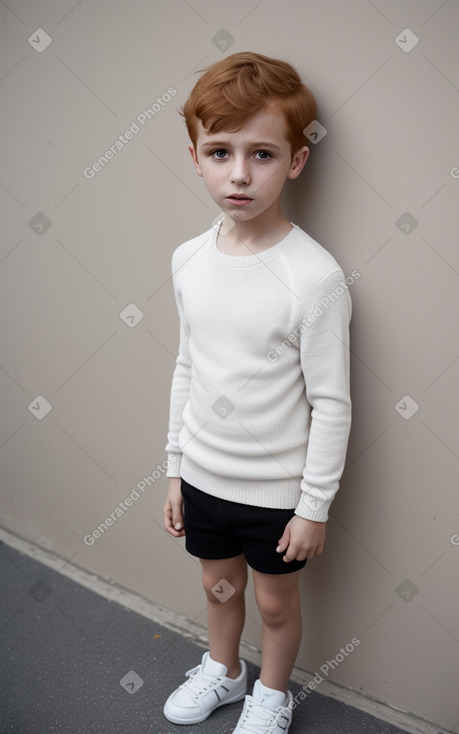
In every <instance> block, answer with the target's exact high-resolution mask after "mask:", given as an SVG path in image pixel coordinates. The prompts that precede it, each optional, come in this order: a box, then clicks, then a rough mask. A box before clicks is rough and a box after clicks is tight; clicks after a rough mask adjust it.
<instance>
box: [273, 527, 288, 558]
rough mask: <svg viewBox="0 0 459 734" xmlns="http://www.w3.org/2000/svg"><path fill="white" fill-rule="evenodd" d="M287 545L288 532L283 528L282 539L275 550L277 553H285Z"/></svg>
mask: <svg viewBox="0 0 459 734" xmlns="http://www.w3.org/2000/svg"><path fill="white" fill-rule="evenodd" d="M289 543H290V530H289V529H288V528H285V530H284V533H283V535H282V538H281V539H280V540H279V543H278V546H277V548H276V551H277V553H283V552H284V551H286V550H287V548H288V545H289Z"/></svg>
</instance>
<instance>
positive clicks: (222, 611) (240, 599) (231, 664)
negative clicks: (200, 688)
mask: <svg viewBox="0 0 459 734" xmlns="http://www.w3.org/2000/svg"><path fill="white" fill-rule="evenodd" d="M200 560H201V565H202V581H203V586H204V590H205V592H206V596H207V626H208V632H209V652H210V657H211V658H212V660H215V661H216V662H218V663H223V665H226V667H227V668H228V673H227V675H228V678H237V677H238V675H239V674H240V672H241V666H240V664H239V643H240V639H241V634H242V630H243V627H244V622H245V598H244V591H245V587H246V585H247V563H246V561H245V558H244V556H243V555H240V556H236V557H235V558H225V559H223V560H216V561H215V560H207V559H202V558H201V559H200ZM230 585H231V586H230ZM214 587H217V588H216V589H215V588H214ZM212 589H214V591H212ZM232 589H234V592H233V591H232ZM219 590H221V591H220V593H219Z"/></svg>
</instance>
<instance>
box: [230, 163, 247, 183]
mask: <svg viewBox="0 0 459 734" xmlns="http://www.w3.org/2000/svg"><path fill="white" fill-rule="evenodd" d="M249 182H250V172H249V166H248V164H247V161H246V160H245V159H244V158H243V157H242V156H241V157H235V158H234V161H233V166H232V169H231V183H234V184H235V185H236V186H241V185H242V184H248V183H249Z"/></svg>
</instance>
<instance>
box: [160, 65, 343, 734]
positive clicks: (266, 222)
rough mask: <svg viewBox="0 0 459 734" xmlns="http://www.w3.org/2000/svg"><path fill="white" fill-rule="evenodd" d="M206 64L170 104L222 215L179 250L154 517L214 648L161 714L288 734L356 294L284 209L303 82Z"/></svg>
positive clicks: (339, 423)
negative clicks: (185, 563) (188, 557)
mask: <svg viewBox="0 0 459 734" xmlns="http://www.w3.org/2000/svg"><path fill="white" fill-rule="evenodd" d="M204 71H206V73H205V74H204V75H203V76H202V77H201V78H200V79H199V80H198V82H197V83H196V85H195V87H194V89H193V90H192V92H191V94H190V97H189V98H188V100H187V102H186V103H185V105H184V107H183V110H182V111H181V114H182V115H183V116H184V117H185V121H186V125H187V129H188V133H189V135H190V138H191V143H192V144H191V145H190V146H189V150H190V153H191V156H192V159H193V162H194V165H195V167H196V171H197V173H198V175H199V176H202V177H203V178H204V182H205V185H206V187H207V190H208V191H209V194H210V196H211V197H212V199H213V200H214V201H215V202H216V203H217V204H218V206H219V207H220V209H221V210H222V212H223V220H222V221H221V222H219V223H218V224H217V225H215V226H214V227H211V228H210V229H209V230H208V231H207V232H205V233H204V234H203V235H200V236H198V237H195V238H194V239H191V240H189V241H187V242H185V243H184V244H182V245H181V246H180V247H178V248H177V249H176V250H175V252H174V253H173V256H172V273H173V284H174V292H175V297H176V302H177V308H178V312H179V316H180V348H179V354H178V357H177V362H176V368H175V371H174V375H173V379H172V388H171V403H170V423H169V432H168V443H167V446H166V451H167V452H168V455H169V469H168V471H167V475H168V476H169V477H170V482H169V490H168V494H167V499H166V503H165V507H164V522H165V528H166V530H167V532H168V533H170V534H171V535H172V536H173V537H175V538H179V537H181V536H183V535H185V536H186V548H187V551H188V552H189V553H191V554H192V555H194V556H197V557H198V558H199V559H200V563H201V565H202V571H203V586H204V590H205V592H206V595H207V613H208V615H207V616H208V633H209V651H208V652H206V653H205V654H204V655H203V658H202V661H201V664H200V665H198V666H197V667H196V668H193V669H192V670H191V671H188V673H187V674H186V676H187V680H186V682H185V683H183V684H182V685H180V686H179V688H178V689H177V690H176V691H174V692H173V693H172V694H171V695H170V696H169V698H168V699H167V701H166V704H165V706H164V715H165V716H166V718H167V719H169V721H172V722H174V723H177V724H195V723H198V722H200V721H204V719H206V718H207V717H208V716H209V715H210V714H211V713H212V712H213V711H214V710H215V709H216V708H217V707H219V706H222V705H224V704H227V703H232V702H235V701H240V700H242V699H244V698H245V701H244V706H243V711H242V714H241V716H240V719H239V722H238V724H237V726H236V729H234V732H233V734H247V733H248V732H251V733H252V734H254V733H255V734H268V733H269V734H285V733H286V732H287V731H288V729H289V726H290V723H291V719H292V708H293V700H292V694H291V692H290V691H289V690H288V682H289V678H290V675H291V673H292V668H293V665H294V663H295V659H296V655H297V652H298V648H299V644H300V639H301V609H300V594H299V584H298V582H299V575H300V570H301V569H302V568H303V567H304V566H305V565H306V562H307V560H310V559H312V558H314V556H318V555H320V554H321V553H322V550H323V546H324V540H325V525H326V521H327V519H328V509H329V506H330V504H331V502H332V500H333V498H334V496H335V494H336V492H337V490H338V484H339V480H340V478H341V475H342V471H343V468H344V460H345V454H346V448H347V442H348V436H349V430H350V419H351V402H350V397H349V347H348V338H349V322H350V318H351V302H350V297H349V292H348V289H347V287H343V285H345V284H344V283H343V280H344V275H343V272H342V270H341V269H340V267H339V265H338V264H337V262H336V260H335V259H334V258H333V257H332V255H331V254H330V253H328V252H327V251H326V250H325V249H324V248H323V247H321V245H319V244H318V243H317V242H315V241H314V240H313V239H312V238H311V237H309V235H307V234H306V232H304V231H303V230H302V229H300V228H299V227H298V226H297V225H295V224H293V223H291V222H289V221H288V219H286V217H285V216H284V215H283V214H282V212H281V209H280V198H281V193H282V189H283V186H284V183H285V181H286V179H287V178H289V179H295V178H297V177H298V176H299V175H300V173H301V170H302V169H303V167H304V164H305V163H306V160H307V157H308V153H309V149H308V147H307V145H305V143H306V138H305V136H304V133H303V130H304V128H305V127H306V126H307V125H308V124H309V123H310V122H311V121H312V120H313V119H315V114H316V104H315V100H314V97H313V95H312V93H311V92H310V91H309V89H307V87H305V86H304V85H303V84H302V83H301V79H300V77H299V76H298V74H297V72H296V71H295V70H294V69H293V68H292V67H291V66H290V65H289V64H287V63H285V62H283V61H278V60H275V59H271V58H268V57H266V56H262V55H260V54H256V53H249V52H244V53H236V54H233V55H231V56H228V57H227V58H225V59H223V60H222V61H220V62H218V63H216V64H213V65H212V66H210V67H207V69H206V70H204ZM247 565H249V566H250V567H251V569H252V573H253V579H254V587H255V593H256V600H257V605H258V608H259V612H260V614H261V618H262V623H263V636H262V665H261V672H260V678H259V680H257V681H256V682H255V686H254V690H253V695H251V696H250V695H246V689H247V669H246V665H245V662H244V661H243V660H240V659H239V642H240V637H241V633H242V629H243V626H244V619H245V607H244V589H245V586H246V583H247Z"/></svg>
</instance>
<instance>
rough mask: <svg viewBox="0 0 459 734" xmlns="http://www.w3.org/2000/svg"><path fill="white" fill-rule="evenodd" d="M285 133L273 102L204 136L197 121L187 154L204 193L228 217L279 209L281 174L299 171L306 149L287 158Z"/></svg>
mask: <svg viewBox="0 0 459 734" xmlns="http://www.w3.org/2000/svg"><path fill="white" fill-rule="evenodd" d="M286 132H287V124H286V121H285V119H284V115H282V114H281V113H280V112H279V111H276V110H275V109H274V108H273V106H270V107H266V108H263V109H261V110H258V111H257V112H255V113H254V114H253V115H251V116H250V117H249V118H248V119H247V120H246V122H245V123H244V125H243V126H242V127H241V129H240V130H238V131H237V132H219V133H213V134H211V135H209V134H208V133H207V132H206V130H205V128H204V127H203V126H202V124H201V122H200V121H199V128H198V139H197V144H196V150H195V148H194V146H193V145H190V146H189V150H190V153H191V156H192V158H193V161H194V164H195V167H196V170H197V172H198V174H199V176H202V177H203V178H204V182H205V184H206V187H207V190H208V192H209V194H210V196H211V197H212V199H213V200H214V201H215V203H216V204H218V206H219V207H220V208H221V210H222V211H223V212H225V213H226V214H228V215H229V216H230V217H231V218H232V219H233V220H235V221H249V220H251V219H254V218H256V217H259V216H260V215H262V214H266V213H267V212H268V211H269V210H270V211H271V212H275V213H277V212H278V211H279V200H280V196H281V193H282V189H283V187H284V184H285V181H286V179H287V178H297V176H299V174H300V173H301V170H302V168H303V166H304V164H305V163H306V160H307V157H308V153H309V149H308V148H307V146H304V147H303V148H301V149H300V150H298V151H297V152H296V153H295V154H294V155H293V158H292V154H291V146H290V143H289V141H288V140H287V136H286ZM232 194H239V195H243V196H244V197H245V198H243V199H241V198H240V199H239V200H238V199H235V198H231V195H232Z"/></svg>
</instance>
